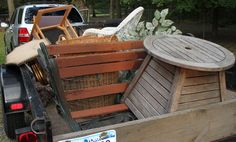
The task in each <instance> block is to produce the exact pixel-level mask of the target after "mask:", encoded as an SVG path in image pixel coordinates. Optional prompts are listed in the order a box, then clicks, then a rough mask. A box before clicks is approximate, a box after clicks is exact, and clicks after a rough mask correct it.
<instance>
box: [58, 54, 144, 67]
mask: <svg viewBox="0 0 236 142" xmlns="http://www.w3.org/2000/svg"><path fill="white" fill-rule="evenodd" d="M145 56H146V53H145V52H144V51H131V52H113V53H102V54H89V55H78V56H69V57H58V58H57V59H56V60H57V64H58V67H59V68H64V67H70V66H80V65H88V64H98V63H108V62H117V61H127V60H135V59H140V58H141V59H142V58H145Z"/></svg>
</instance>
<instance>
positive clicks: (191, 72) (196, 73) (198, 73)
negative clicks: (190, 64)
mask: <svg viewBox="0 0 236 142" xmlns="http://www.w3.org/2000/svg"><path fill="white" fill-rule="evenodd" d="M217 74H218V73H217V72H206V71H197V70H189V69H186V77H187V78H190V77H201V76H211V75H217Z"/></svg>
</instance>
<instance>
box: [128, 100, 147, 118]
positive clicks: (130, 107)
mask: <svg viewBox="0 0 236 142" xmlns="http://www.w3.org/2000/svg"><path fill="white" fill-rule="evenodd" d="M125 104H126V105H127V106H128V107H129V109H130V110H132V112H133V113H134V115H135V116H136V117H137V118H138V119H143V118H144V116H143V114H142V113H141V112H140V111H139V110H138V109H137V107H136V106H135V105H134V104H133V103H132V102H131V101H130V100H129V98H126V99H125Z"/></svg>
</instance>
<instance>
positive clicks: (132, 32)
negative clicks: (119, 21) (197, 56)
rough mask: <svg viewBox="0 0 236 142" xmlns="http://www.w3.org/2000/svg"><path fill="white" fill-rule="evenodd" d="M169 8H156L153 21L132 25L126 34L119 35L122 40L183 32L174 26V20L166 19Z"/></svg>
mask: <svg viewBox="0 0 236 142" xmlns="http://www.w3.org/2000/svg"><path fill="white" fill-rule="evenodd" d="M167 15H168V9H164V10H162V11H161V12H160V11H158V10H156V11H155V13H154V18H153V19H152V21H151V22H146V21H142V22H139V23H138V25H137V26H136V27H130V29H129V30H127V32H126V34H122V35H118V36H119V37H120V39H122V40H132V39H134V40H137V39H141V40H143V39H145V37H147V36H149V35H165V34H182V32H181V31H180V30H179V29H177V28H176V27H175V26H173V23H174V22H173V21H172V20H169V19H166V16H167Z"/></svg>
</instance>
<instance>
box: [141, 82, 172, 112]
mask: <svg viewBox="0 0 236 142" xmlns="http://www.w3.org/2000/svg"><path fill="white" fill-rule="evenodd" d="M138 84H140V85H141V86H143V88H145V90H146V91H148V93H149V94H151V95H152V97H153V98H155V100H156V101H157V102H158V103H159V104H160V105H161V106H162V107H163V108H165V109H166V107H167V101H168V100H169V99H170V96H169V95H164V94H160V93H159V92H158V91H157V90H156V89H155V88H154V87H153V86H151V85H150V84H149V83H148V82H147V81H146V80H145V79H143V78H140V80H139V82H138Z"/></svg>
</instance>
